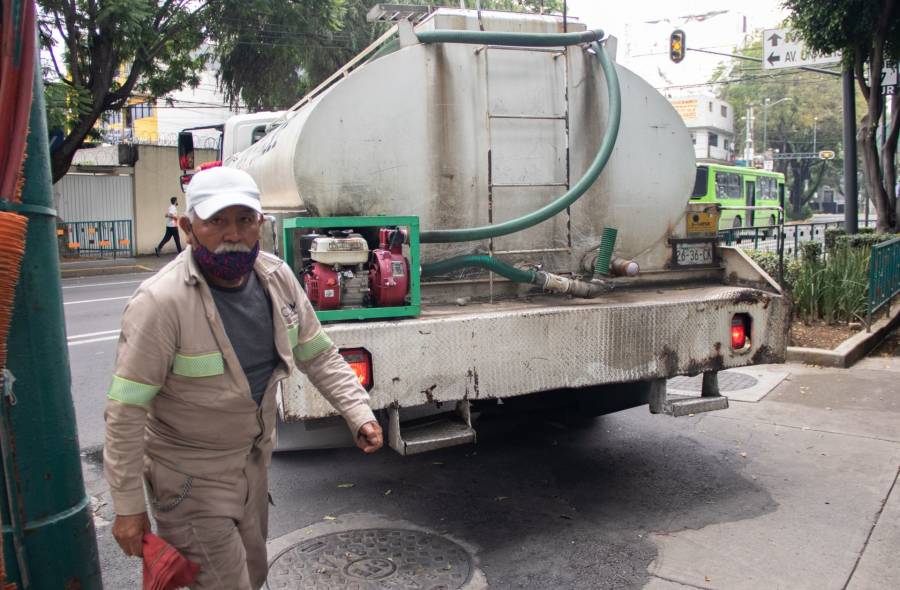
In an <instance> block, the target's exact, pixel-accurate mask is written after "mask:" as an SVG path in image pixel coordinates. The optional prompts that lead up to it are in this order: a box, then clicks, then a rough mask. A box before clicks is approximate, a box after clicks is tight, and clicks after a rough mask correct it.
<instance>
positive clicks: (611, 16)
mask: <svg viewBox="0 0 900 590" xmlns="http://www.w3.org/2000/svg"><path fill="white" fill-rule="evenodd" d="M781 2H782V0H744V1H742V2H737V1H735V0H718V1H711V0H691V1H690V2H686V1H683V0H682V1H677V0H676V1H673V0H624V1H622V0H619V1H615V2H610V1H603V0H568V6H569V13H570V14H571V15H572V16H576V17H578V18H579V20H581V22H584V23H585V24H586V25H587V26H588V27H590V28H600V29H603V30H604V31H605V32H607V33H608V34H610V35H613V36H615V37H618V39H619V49H618V56H617V61H618V62H619V63H621V64H623V65H625V66H626V67H628V68H629V69H631V70H633V71H634V72H635V73H637V74H638V75H640V76H641V77H642V78H644V79H645V80H647V81H648V82H650V83H651V84H652V85H653V86H655V87H657V88H659V89H660V90H661V91H663V92H666V91H667V90H668V91H669V92H670V93H672V94H676V95H677V94H691V93H697V92H709V87H705V88H704V87H697V88H687V89H681V88H671V87H672V86H678V85H690V84H700V83H704V82H707V81H708V80H709V77H710V75H711V74H712V72H713V70H714V69H715V67H716V65H717V64H718V63H720V62H721V61H723V60H727V59H728V58H725V57H718V56H714V55H708V54H702V53H697V52H691V51H688V53H687V55H686V56H685V58H684V61H682V62H681V63H680V64H674V63H672V62H671V61H670V60H669V55H668V44H669V34H670V33H671V32H672V31H673V30H674V29H682V30H683V31H685V33H686V37H687V47H688V48H691V47H695V48H701V49H707V50H711V51H720V52H722V53H731V52H732V51H733V50H734V48H735V47H737V46H740V45H742V44H743V43H744V41H745V39H746V38H747V36H750V35H754V34H757V35H758V34H759V33H758V32H759V30H760V29H774V28H778V26H779V25H780V23H781V22H782V21H783V20H784V19H785V18H786V17H787V16H788V12H787V11H786V10H784V9H783V8H781Z"/></svg>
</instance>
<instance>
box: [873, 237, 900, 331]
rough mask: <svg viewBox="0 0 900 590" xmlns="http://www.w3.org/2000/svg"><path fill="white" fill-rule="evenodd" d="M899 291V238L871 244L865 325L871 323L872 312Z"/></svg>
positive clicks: (889, 307)
mask: <svg viewBox="0 0 900 590" xmlns="http://www.w3.org/2000/svg"><path fill="white" fill-rule="evenodd" d="M898 293H900V238H894V239H893V240H888V241H887V242H882V243H880V244H876V245H874V246H872V254H871V258H870V260H869V311H868V313H867V314H866V327H867V328H868V327H870V326H871V325H872V314H873V313H875V312H876V311H878V310H879V309H881V308H882V307H883V306H885V305H887V308H888V311H890V309H891V299H892V298H893V297H894V295H897V294H898Z"/></svg>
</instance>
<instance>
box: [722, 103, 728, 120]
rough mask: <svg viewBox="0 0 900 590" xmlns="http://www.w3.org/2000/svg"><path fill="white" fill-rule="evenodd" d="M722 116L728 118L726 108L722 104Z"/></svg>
mask: <svg viewBox="0 0 900 590" xmlns="http://www.w3.org/2000/svg"><path fill="white" fill-rule="evenodd" d="M722 116H723V117H727V116H728V107H727V106H725V105H724V104H723V105H722Z"/></svg>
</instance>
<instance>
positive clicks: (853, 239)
mask: <svg viewBox="0 0 900 590" xmlns="http://www.w3.org/2000/svg"><path fill="white" fill-rule="evenodd" d="M896 237H900V234H855V235H852V236H847V235H842V236H837V237H836V238H835V246H836V247H837V248H840V247H842V246H849V247H850V248H867V249H868V248H871V247H872V246H874V245H875V244H880V243H881V242H887V241H888V240H893V239H894V238H896ZM826 238H827V235H826Z"/></svg>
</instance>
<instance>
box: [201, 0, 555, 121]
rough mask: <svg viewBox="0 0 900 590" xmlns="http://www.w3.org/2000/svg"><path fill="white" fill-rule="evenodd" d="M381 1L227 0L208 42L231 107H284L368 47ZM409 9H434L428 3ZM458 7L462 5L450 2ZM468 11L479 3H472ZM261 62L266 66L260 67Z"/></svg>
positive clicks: (507, 5)
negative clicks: (370, 14)
mask: <svg viewBox="0 0 900 590" xmlns="http://www.w3.org/2000/svg"><path fill="white" fill-rule="evenodd" d="M379 1H380V0H307V1H305V2H295V1H292V0H251V1H244V0H227V1H224V2H220V3H218V4H217V6H216V7H215V8H214V16H213V18H211V19H210V21H211V24H210V29H209V33H210V37H211V38H212V39H213V40H215V41H216V43H215V45H214V50H213V53H214V58H215V59H216V60H217V61H218V62H219V64H220V73H219V82H220V84H221V87H222V89H223V90H224V92H225V95H226V97H227V99H228V100H229V101H230V102H231V103H232V104H238V103H243V104H245V105H246V106H247V107H248V108H249V109H250V110H262V109H272V110H279V109H284V108H287V107H289V106H290V105H292V104H293V103H294V102H296V101H297V99H299V98H300V97H302V96H303V95H304V94H306V93H307V92H308V91H309V90H312V89H313V88H315V87H316V86H318V85H319V83H321V82H322V81H323V80H324V79H326V78H327V77H328V76H330V75H331V74H332V73H334V72H335V71H336V70H338V69H339V68H340V67H341V66H342V65H344V64H345V63H347V62H348V61H350V59H352V58H353V57H354V56H356V55H357V54H358V53H359V52H360V51H362V50H364V49H365V48H366V47H368V46H369V45H370V44H371V43H372V42H374V41H375V40H376V39H377V38H378V37H379V36H381V35H382V34H383V33H384V32H385V31H386V30H387V29H388V28H389V24H388V23H370V22H367V21H366V15H367V14H368V12H369V10H370V9H371V8H372V6H374V5H375V4H377V3H378V2H379ZM404 3H405V4H417V5H431V6H433V5H435V4H438V3H437V2H434V1H429V0H406V1H405V2H404ZM444 4H447V5H449V6H459V3H458V1H457V0H444ZM468 5H469V6H470V7H473V6H474V2H472V1H471V0H470V1H469V2H468ZM481 6H482V8H484V9H486V10H513V11H517V12H530V13H538V12H541V11H543V12H545V13H550V12H554V13H560V14H561V13H562V9H563V5H562V1H561V0H482V2H481ZM260 64H265V67H264V68H260Z"/></svg>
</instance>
